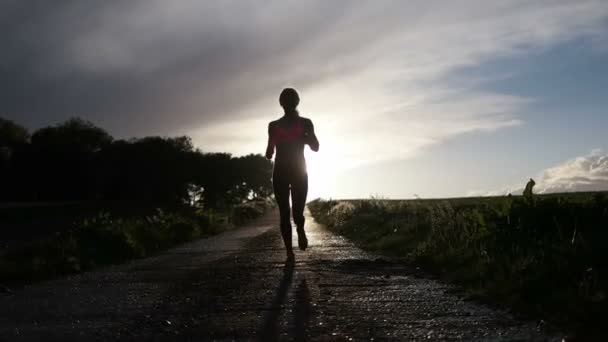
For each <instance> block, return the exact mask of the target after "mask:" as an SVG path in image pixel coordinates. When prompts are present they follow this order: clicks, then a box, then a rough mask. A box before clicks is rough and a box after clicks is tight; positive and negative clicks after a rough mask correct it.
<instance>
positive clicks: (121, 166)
mask: <svg viewBox="0 0 608 342" xmlns="http://www.w3.org/2000/svg"><path fill="white" fill-rule="evenodd" d="M5 145H6V146H5ZM0 172H1V173H2V176H3V177H1V178H0V182H2V183H0V185H1V186H2V192H0V201H40V200H43V201H85V200H89V201H90V200H96V201H99V200H105V201H145V202H148V203H150V206H161V207H166V206H179V205H183V204H186V203H188V204H191V203H192V202H193V198H192V196H191V195H192V194H197V196H196V197H197V198H196V201H198V202H199V203H198V205H201V206H203V207H205V208H213V209H217V210H221V211H226V210H228V209H229V208H231V207H232V206H234V205H239V204H241V203H245V202H246V201H248V200H251V199H255V198H268V197H269V196H271V194H272V184H271V177H272V162H271V161H269V160H267V159H266V158H264V157H263V156H261V155H259V154H258V155H253V154H251V155H248V156H243V157H233V156H231V155H230V154H227V153H203V152H201V151H200V150H198V149H195V148H194V146H193V144H192V141H191V139H190V138H189V137H187V136H181V137H145V138H138V139H136V138H134V139H130V140H114V139H113V138H112V136H110V135H109V134H108V133H107V132H106V131H105V130H103V129H101V128H99V127H96V126H95V125H94V124H93V123H91V122H88V121H85V120H82V119H78V118H73V119H70V120H68V121H66V122H64V123H61V124H58V125H55V126H50V127H44V128H41V129H39V130H37V131H35V132H34V133H33V134H32V137H31V142H30V139H29V134H28V132H27V130H25V129H24V128H22V127H20V126H18V125H16V124H14V123H12V122H10V121H7V120H3V119H0ZM199 197H200V198H199Z"/></svg>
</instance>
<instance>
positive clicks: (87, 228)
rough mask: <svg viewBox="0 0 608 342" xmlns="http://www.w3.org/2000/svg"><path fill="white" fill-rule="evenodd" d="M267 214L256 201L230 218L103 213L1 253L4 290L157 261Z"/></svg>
mask: <svg viewBox="0 0 608 342" xmlns="http://www.w3.org/2000/svg"><path fill="white" fill-rule="evenodd" d="M268 208H269V202H268V201H252V202H249V203H247V204H243V205H240V206H237V207H235V208H234V210H233V211H232V212H219V211H216V210H213V209H196V210H191V211H183V210H182V211H173V212H169V211H166V210H163V209H160V208H157V209H155V210H154V211H153V212H151V213H148V214H145V215H136V216H129V217H125V216H122V215H117V214H113V213H110V212H109V211H100V212H98V213H97V214H95V215H92V216H89V217H87V218H83V219H81V220H80V221H79V222H78V224H76V225H75V226H74V227H73V228H72V229H67V230H63V231H60V232H57V233H55V234H53V235H51V236H47V237H46V238H44V239H37V240H33V241H32V242H31V243H29V244H25V245H20V246H18V247H15V248H11V249H8V250H6V251H4V252H3V253H0V284H19V283H27V282H31V281H35V280H40V279H46V278H51V277H55V276H57V275H62V274H70V273H75V272H81V271H86V270H89V269H92V268H94V267H97V266H99V265H107V264H115V263H120V262H124V261H126V260H129V259H133V258H140V257H145V256H149V255H153V254H155V253H158V252H159V251H162V250H165V249H167V248H169V247H171V246H174V245H176V244H179V243H183V242H186V241H191V240H193V239H197V238H200V237H203V236H208V235H212V234H217V233H219V232H222V231H224V230H226V229H229V228H231V227H233V226H234V225H235V224H243V223H246V222H247V221H249V220H252V219H254V218H257V217H259V216H261V215H262V214H264V212H265V211H266V210H267V209H268Z"/></svg>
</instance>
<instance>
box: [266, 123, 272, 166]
mask: <svg viewBox="0 0 608 342" xmlns="http://www.w3.org/2000/svg"><path fill="white" fill-rule="evenodd" d="M273 155H274V141H273V137H272V122H271V123H269V124H268V145H267V146H266V158H267V159H272V156H273Z"/></svg>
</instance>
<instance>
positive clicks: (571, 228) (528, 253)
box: [309, 192, 608, 328]
mask: <svg viewBox="0 0 608 342" xmlns="http://www.w3.org/2000/svg"><path fill="white" fill-rule="evenodd" d="M606 195H607V193H599V192H598V193H572V194H551V195H541V196H534V197H532V198H523V197H520V196H512V197H511V196H508V197H487V198H455V199H429V200H385V199H373V198H372V199H369V200H342V201H335V200H328V201H325V200H316V201H313V202H311V203H310V204H309V208H310V210H311V212H312V214H313V216H314V217H315V219H316V220H317V221H319V222H320V223H322V224H325V225H326V226H327V227H328V228H329V229H330V230H332V231H334V232H336V233H338V234H341V235H343V236H345V237H347V238H349V239H351V240H353V241H354V242H355V243H357V244H358V245H360V246H361V247H363V248H366V249H368V250H372V251H375V252H377V253H381V254H386V255H390V256H394V257H399V258H403V259H404V260H405V261H406V262H410V263H412V264H415V265H417V266H420V267H422V268H423V269H426V270H428V271H431V272H433V273H435V274H437V275H439V276H440V277H441V278H442V279H444V280H447V281H450V282H453V283H456V284H459V286H460V288H462V289H463V291H464V292H465V295H467V296H469V297H473V298H479V299H483V300H485V301H490V302H493V303H498V304H501V305H504V306H507V307H509V308H512V309H513V310H514V311H515V312H518V313H521V314H526V315H530V316H532V317H537V318H539V319H541V318H542V319H549V320H550V321H553V322H556V323H560V324H568V325H573V326H575V327H586V328H587V327H591V326H596V327H597V326H599V324H598V323H599V320H601V319H602V317H606V314H608V300H607V295H608V272H607V271H608V248H606V244H607V243H608V196H606Z"/></svg>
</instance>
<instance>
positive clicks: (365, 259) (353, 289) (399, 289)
mask: <svg viewBox="0 0 608 342" xmlns="http://www.w3.org/2000/svg"><path fill="white" fill-rule="evenodd" d="M306 229H307V231H308V236H309V249H308V250H307V251H305V252H301V251H296V264H295V266H294V267H288V266H285V264H284V258H285V252H284V249H283V247H282V242H281V239H280V234H279V230H278V220H277V213H276V212H273V213H270V214H269V215H267V216H266V217H264V218H262V219H260V220H257V221H256V222H255V223H253V224H251V225H248V226H245V227H242V228H239V229H236V230H232V231H229V232H225V233H223V234H220V235H218V236H215V237H212V238H208V239H202V240H199V241H195V242H192V243H189V244H186V245H183V246H180V247H178V248H174V249H172V250H170V251H167V252H165V253H163V254H162V255H159V256H156V257H152V258H147V259H142V260H136V261H133V262H131V263H128V264H124V265H117V266H111V267H107V268H103V269H100V270H97V271H94V272H89V273H85V274H80V275H76V276H72V277H68V278H64V279H58V280H52V281H47V282H44V283H39V284H35V285H31V286H28V287H26V288H23V289H18V290H14V291H12V292H9V291H4V292H3V293H0V313H1V314H0V341H39V340H40V341H42V340H44V341H53V340H56V341H70V340H82V341H94V340H104V341H106V340H112V341H114V340H125V341H134V340H146V341H148V340H150V341H174V340H176V341H188V340H192V341H200V340H264V341H266V340H271V341H272V340H346V341H348V340H376V341H377V340H407V341H411V340H431V341H434V340H463V341H559V340H560V338H559V336H557V335H551V334H550V333H549V332H547V331H543V329H541V328H539V327H538V326H537V324H536V323H535V322H524V321H519V320H517V319H515V318H513V317H511V316H510V315H509V314H507V313H505V312H503V311H500V310H496V309H492V308H489V307H486V306H483V305H480V304H477V303H473V302H469V301H465V300H463V299H462V298H460V297H459V296H457V295H456V294H454V293H455V292H454V291H453V289H452V288H451V287H450V286H448V285H445V284H442V283H441V282H438V281H436V280H432V279H429V278H428V277H425V276H424V275H422V274H421V273H420V272H419V271H417V270H415V269H413V268H412V267H411V266H407V265H404V264H402V263H399V262H395V261H391V260H389V259H385V258H379V257H377V256H374V255H370V254H368V253H366V252H364V251H362V250H360V249H358V248H356V247H355V246H354V245H353V244H352V243H350V242H348V241H347V240H345V239H343V238H341V237H339V236H336V235H334V234H332V233H330V232H329V231H327V230H326V229H325V228H323V227H322V226H320V225H318V224H316V223H315V222H314V221H313V220H312V218H311V217H310V216H309V215H308V213H307V223H306ZM294 235H295V229H294ZM295 242H296V239H295V236H294V243H295Z"/></svg>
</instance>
